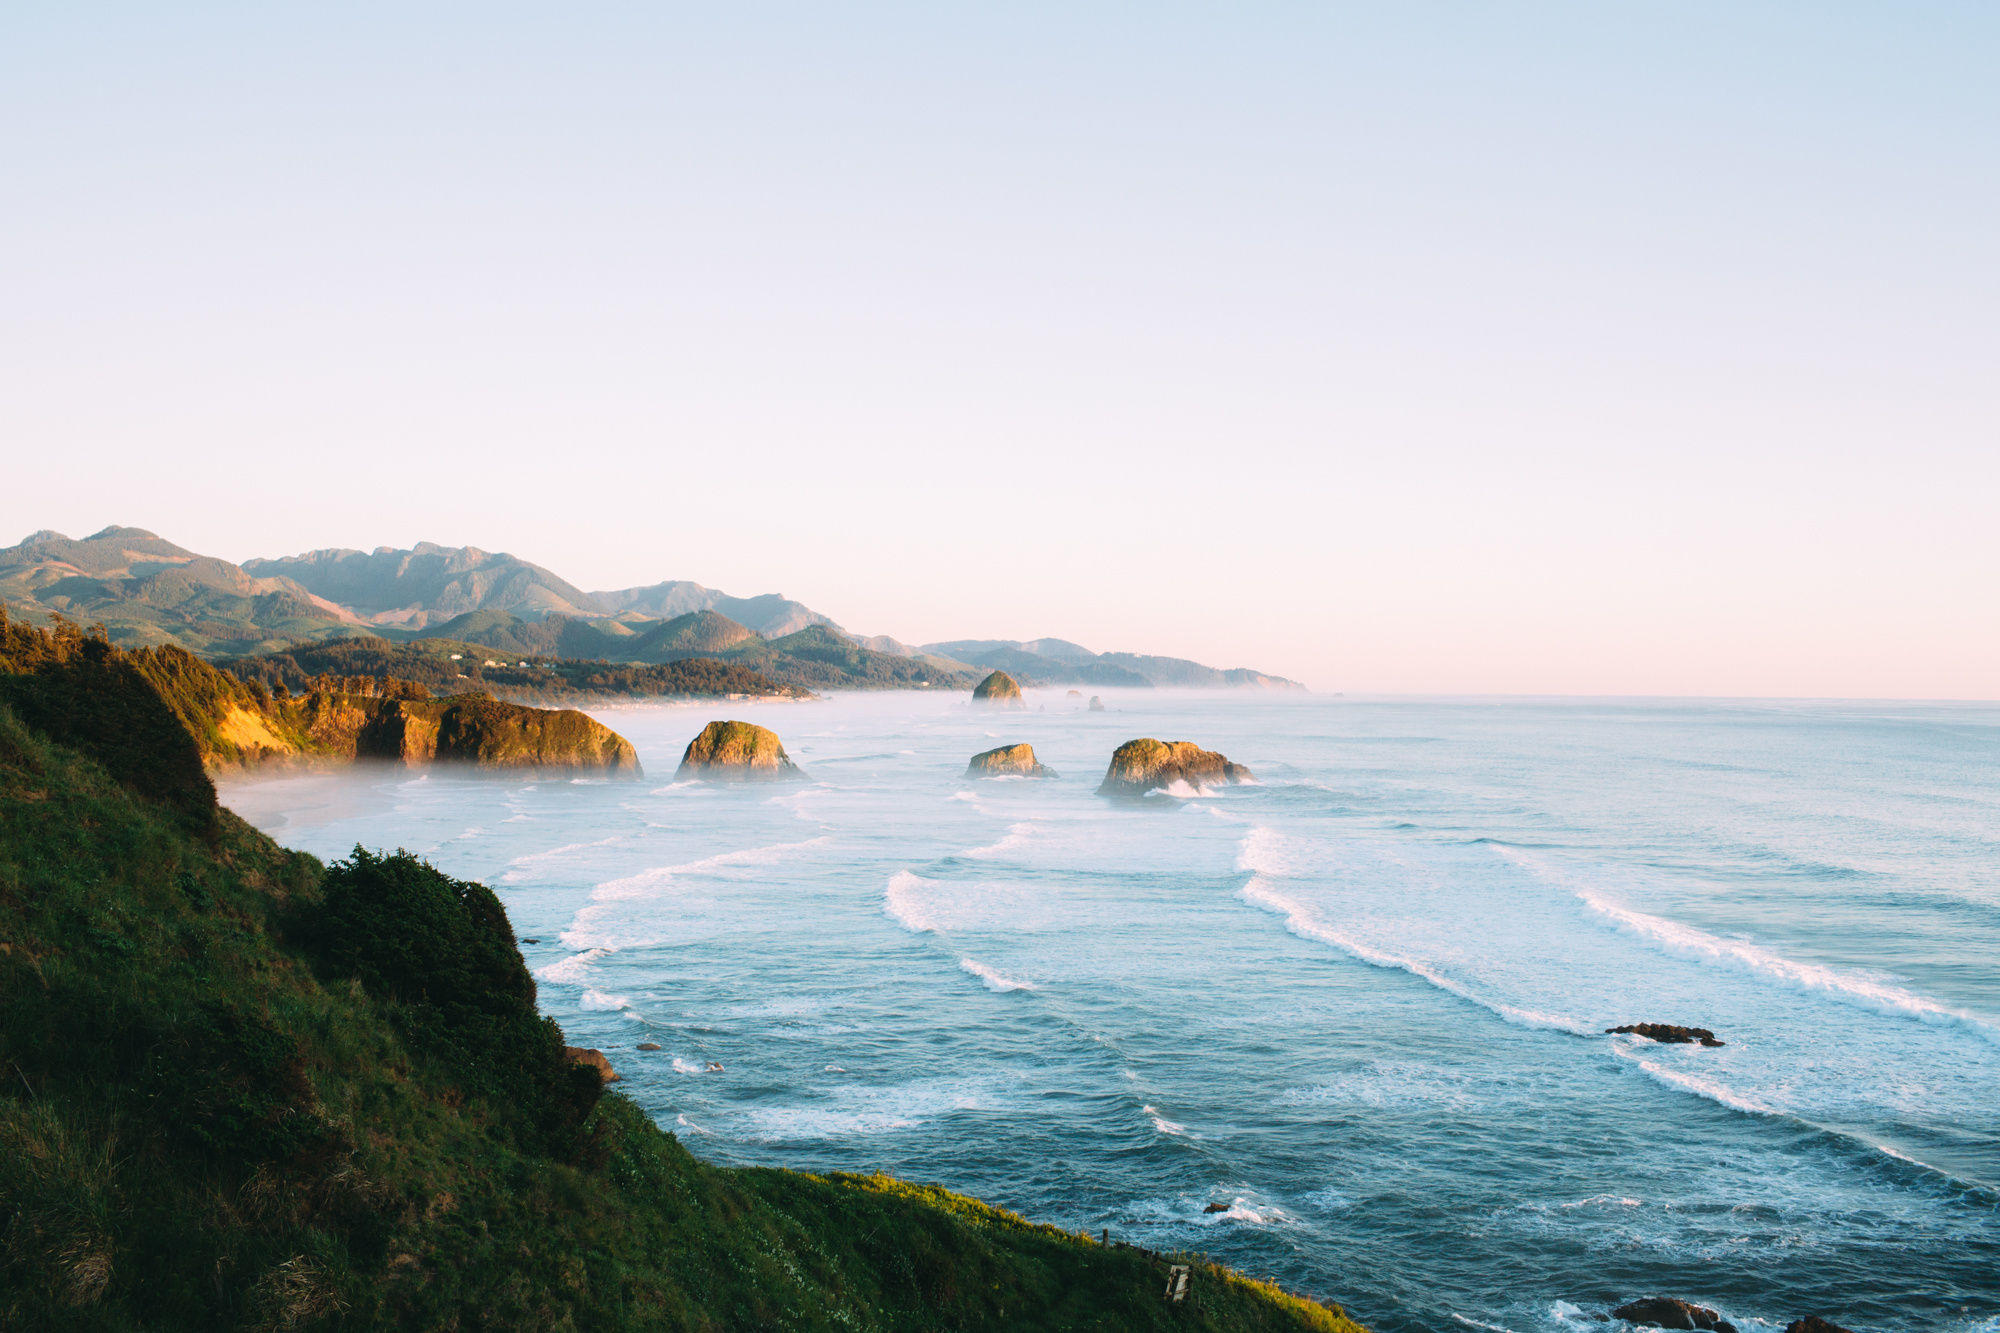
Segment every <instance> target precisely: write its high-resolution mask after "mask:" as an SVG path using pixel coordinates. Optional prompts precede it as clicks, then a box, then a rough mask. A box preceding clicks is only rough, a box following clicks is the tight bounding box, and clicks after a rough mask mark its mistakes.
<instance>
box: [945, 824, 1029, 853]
mask: <svg viewBox="0 0 2000 1333" xmlns="http://www.w3.org/2000/svg"><path fill="white" fill-rule="evenodd" d="M1041 827H1042V826H1041V825H1040V824H1037V823H1035V822H1034V821H1033V820H1027V821H1025V822H1023V823H1019V824H1010V825H1008V826H1007V836H1006V837H1004V838H1002V839H1000V841H998V842H995V843H990V844H988V845H987V846H984V847H974V848H971V849H970V850H968V851H963V852H960V853H959V855H960V856H964V857H970V858H972V859H974V860H980V861H987V860H991V859H993V858H994V857H998V856H1004V855H1006V854H1007V853H1008V852H1011V851H1013V850H1015V849H1016V848H1018V847H1022V846H1025V845H1026V844H1027V843H1028V841H1029V840H1030V839H1032V838H1033V837H1034V836H1035V835H1036V834H1037V833H1039V832H1040V831H1041Z"/></svg>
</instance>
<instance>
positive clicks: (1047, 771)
mask: <svg viewBox="0 0 2000 1333" xmlns="http://www.w3.org/2000/svg"><path fill="white" fill-rule="evenodd" d="M1055 775H1056V771H1055V770H1054V769H1053V768H1047V767H1045V766H1043V765H1042V764H1040V763H1038V762H1037V761H1036V759H1035V747H1034V746H1032V745H1029V744H1027V743H1026V742H1023V743H1021V744H1019V745H1002V746H999V747H998V748H996V749H992V750H985V751H982V752H980V753H979V754H976V755H974V756H972V762H971V763H969V764H967V765H966V766H965V776H967V777H969V778H1007V777H1020V778H1052V777H1054V776H1055Z"/></svg>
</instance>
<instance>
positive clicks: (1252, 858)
mask: <svg viewBox="0 0 2000 1333" xmlns="http://www.w3.org/2000/svg"><path fill="white" fill-rule="evenodd" d="M1236 868H1237V869H1238V870H1244V871H1248V872H1249V873H1251V874H1253V875H1265V876H1269V877H1272V878H1283V877H1284V876H1285V875H1287V874H1289V873H1291V869H1292V866H1291V862H1290V861H1289V860H1287V859H1286V857H1285V854H1284V840H1283V838H1281V837H1280V836H1279V834H1278V831H1277V830H1276V829H1271V828H1266V827H1265V826H1264V825H1262V824H1259V825H1257V826H1256V827H1254V828H1252V829H1251V830H1250V831H1249V832H1247V833H1245V834H1244V835H1243V840H1242V842H1240V843H1238V844H1237V848H1236Z"/></svg>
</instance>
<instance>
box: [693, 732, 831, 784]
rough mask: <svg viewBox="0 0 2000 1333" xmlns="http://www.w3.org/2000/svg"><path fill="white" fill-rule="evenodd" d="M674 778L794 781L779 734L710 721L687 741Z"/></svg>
mask: <svg viewBox="0 0 2000 1333" xmlns="http://www.w3.org/2000/svg"><path fill="white" fill-rule="evenodd" d="M674 776H675V777H677V778H691V777H694V778H702V777H707V778H750V779H776V778H797V777H803V776H804V774H803V773H801V772H800V771H799V767H798V765H797V764H794V763H793V762H792V760H791V756H789V755H787V754H786V753H785V746H784V743H783V742H782V741H780V740H779V739H778V733H776V732H775V731H769V730H767V729H765V728H763V727H760V726H757V725H755V724H754V723H750V722H711V723H709V724H708V725H707V726H705V727H703V728H702V729H701V734H700V735H699V736H696V737H695V738H694V739H693V740H691V741H689V742H688V747H687V751H686V752H685V753H684V754H682V755H681V766H680V769H679V770H678V771H677V772H676V773H675V774H674Z"/></svg>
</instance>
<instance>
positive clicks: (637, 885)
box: [590, 834, 828, 903]
mask: <svg viewBox="0 0 2000 1333" xmlns="http://www.w3.org/2000/svg"><path fill="white" fill-rule="evenodd" d="M827 841H828V838H827V836H826V835H825V834H821V835H820V836H819V837H817V838H807V839H805V840H803V841H801V842H775V843H772V844H770V845H769V846H766V847H742V848H738V849H737V850H735V851H730V852H717V853H716V854H715V855H713V856H704V857H702V858H701V859H700V860H697V861H686V862H682V863H681V864H679V865H670V866H651V867H649V868H647V869H645V870H641V871H639V872H638V873H637V874H633V875H626V876H624V877H622V878H620V879H612V880H606V881H605V882H604V883H602V884H600V885H598V886H597V887H596V888H595V889H593V890H591V893H590V899H591V901H592V902H598V903H603V902H617V901H620V900H623V899H628V898H647V897H652V896H653V895H654V894H656V893H658V892H660V891H661V890H663V889H665V888H666V887H667V885H668V884H670V883H672V882H673V881H674V880H677V879H685V878H689V877H692V876H695V875H707V874H711V873H713V872H715V871H717V870H726V869H729V868H731V867H733V866H760V865H775V864H777V863H779V862H781V861H783V860H784V859H785V858H786V857H788V856H789V855H791V854H792V853H793V852H796V851H802V850H804V849H805V848H807V847H818V846H820V845H821V844H823V843H825V842H827Z"/></svg>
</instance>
